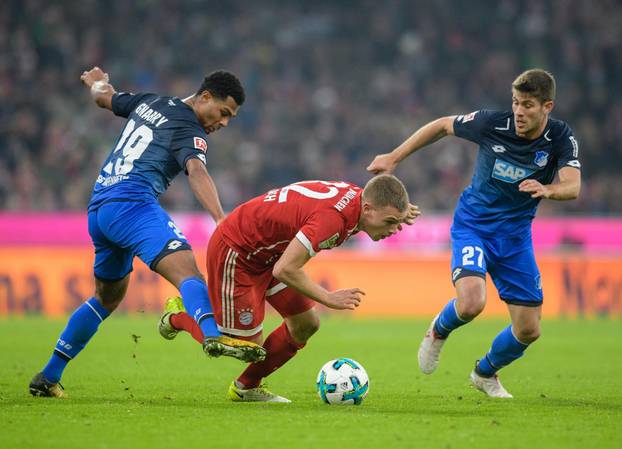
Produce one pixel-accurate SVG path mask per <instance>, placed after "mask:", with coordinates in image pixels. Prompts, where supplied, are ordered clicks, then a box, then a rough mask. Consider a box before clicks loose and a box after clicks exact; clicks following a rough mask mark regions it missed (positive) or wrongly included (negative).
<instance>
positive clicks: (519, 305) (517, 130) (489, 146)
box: [367, 69, 581, 398]
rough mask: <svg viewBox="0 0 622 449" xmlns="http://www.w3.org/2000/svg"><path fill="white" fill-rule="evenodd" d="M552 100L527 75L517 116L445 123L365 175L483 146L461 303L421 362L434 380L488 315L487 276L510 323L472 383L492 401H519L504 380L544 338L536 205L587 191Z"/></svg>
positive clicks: (464, 241)
mask: <svg viewBox="0 0 622 449" xmlns="http://www.w3.org/2000/svg"><path fill="white" fill-rule="evenodd" d="M554 99H555V80H554V78H553V76H552V75H551V74H550V73H548V72H546V71H544V70H541V69H532V70H527V71H526V72H524V73H522V74H521V75H519V76H518V78H516V80H515V81H514V82H513V83H512V111H506V112H501V111H490V110H480V111H475V112H471V113H470V114H466V115H458V116H450V117H443V118H439V119H437V120H435V121H433V122H430V123H428V124H426V125H425V126H423V127H422V128H420V129H419V130H417V131H416V132H415V133H414V134H413V135H412V136H410V137H409V138H408V139H407V140H406V141H405V142H404V143H402V144H401V145H400V146H398V147H397V148H396V149H395V150H393V151H392V152H391V153H387V154H382V155H379V156H377V157H376V158H375V159H374V160H373V161H372V163H371V164H370V165H369V167H368V168H367V169H368V170H369V171H370V172H372V173H390V172H392V171H393V170H394V169H395V167H396V166H397V165H398V164H399V163H400V162H401V161H402V160H403V159H404V158H406V157H407V156H408V155H409V154H411V153H413V152H415V151H417V150H419V149H420V148H422V147H424V146H426V145H428V144H430V143H432V142H435V141H437V140H438V139H440V138H442V137H445V136H447V135H455V136H458V137H462V138H464V139H468V140H470V141H472V142H475V143H477V144H478V145H479V152H478V156H477V162H476V165H475V174H474V175H473V179H472V181H471V185H469V186H468V187H467V188H466V189H465V190H464V192H463V193H462V196H461V197H460V200H459V201H458V206H457V207H456V210H455V214H454V221H453V225H452V228H451V240H452V251H453V254H452V262H451V270H452V271H451V272H452V280H453V283H454V285H455V288H456V298H455V299H452V300H451V301H449V302H448V303H447V305H446V306H445V307H444V308H443V310H442V311H441V312H440V313H439V314H438V315H437V316H436V317H435V318H434V320H432V323H431V324H430V327H429V329H428V331H427V333H426V335H425V337H424V339H423V341H422V343H421V346H420V348H419V354H418V358H419V367H420V368H421V370H422V371H423V372H424V373H426V374H431V373H432V372H434V370H435V369H436V367H437V366H438V363H439V356H440V352H441V349H442V347H443V345H444V343H445V341H446V340H447V337H449V335H450V333H451V332H452V331H454V330H455V329H457V328H458V327H460V326H462V325H464V324H467V323H468V322H470V321H471V320H473V318H475V317H476V316H477V315H479V314H480V313H481V312H482V310H483V309H484V306H485V304H486V285H485V274H486V272H488V273H489V274H490V277H491V278H492V280H493V282H494V284H495V287H496V288H497V291H498V292H499V297H500V298H501V299H502V300H503V301H505V302H506V303H507V307H508V310H509V312H510V318H511V321H512V324H511V325H510V326H508V327H506V328H505V329H503V330H502V331H501V332H500V333H499V334H498V335H497V337H496V338H495V339H494V340H493V342H492V347H491V348H490V350H489V351H488V353H487V354H485V355H484V356H483V357H482V358H481V359H480V360H478V362H477V363H476V365H475V369H474V370H473V372H472V373H471V376H470V379H471V383H472V384H473V385H474V386H475V387H476V388H477V389H479V390H481V391H483V392H484V393H486V394H488V395H489V396H492V397H501V398H511V397H512V395H511V394H509V393H508V392H507V391H506V390H505V388H503V386H502V385H501V383H500V382H499V378H498V376H497V372H498V371H499V370H500V369H501V368H503V367H504V366H507V365H509V364H510V363H512V362H513V361H514V360H516V359H518V358H519V357H521V356H522V355H523V353H524V352H525V350H526V349H527V347H528V346H529V345H530V344H531V343H533V342H534V341H535V340H536V339H537V338H538V337H539V336H540V315H541V310H542V299H543V296H542V284H541V279H540V272H539V270H538V266H537V265H536V260H535V257H534V252H533V245H532V240H531V221H532V219H533V218H534V216H535V213H536V208H537V206H538V203H539V202H540V200H542V199H550V200H557V201H563V200H572V199H575V198H577V196H578V195H579V190H580V188H581V176H580V170H579V169H580V167H581V164H580V163H579V159H578V156H579V154H578V153H579V147H578V144H577V140H576V139H575V137H574V136H573V133H572V130H571V129H570V127H569V126H568V125H567V124H566V123H564V122H562V121H560V120H555V119H553V118H551V117H549V114H550V112H551V110H552V109H553V101H554ZM556 175H557V177H558V180H557V181H554V179H555V177H556Z"/></svg>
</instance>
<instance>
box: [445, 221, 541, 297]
mask: <svg viewBox="0 0 622 449" xmlns="http://www.w3.org/2000/svg"><path fill="white" fill-rule="evenodd" d="M451 246H452V256H451V273H452V281H453V282H454V284H455V283H456V281H457V280H458V279H460V278H462V277H466V276H479V277H482V278H485V277H486V272H488V273H489V274H490V277H491V278H492V281H493V282H494V284H495V287H497V291H498V292H499V297H500V298H501V299H502V300H503V301H505V302H506V303H508V304H516V305H521V306H531V307H537V306H540V305H542V282H541V278H540V270H539V269H538V265H537V264H536V258H535V256H534V252H533V244H532V241H531V234H528V235H526V236H525V237H519V238H498V237H486V236H481V235H479V234H477V233H476V232H475V231H473V230H472V229H470V228H466V227H458V226H456V225H454V226H453V227H452V228H451Z"/></svg>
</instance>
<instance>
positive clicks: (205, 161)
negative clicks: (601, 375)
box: [197, 154, 207, 165]
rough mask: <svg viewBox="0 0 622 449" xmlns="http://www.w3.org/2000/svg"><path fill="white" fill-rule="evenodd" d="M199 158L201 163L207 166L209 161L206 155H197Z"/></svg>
mask: <svg viewBox="0 0 622 449" xmlns="http://www.w3.org/2000/svg"><path fill="white" fill-rule="evenodd" d="M197 157H198V158H199V160H200V161H201V162H203V163H204V164H205V165H207V159H206V158H205V155H204V154H197Z"/></svg>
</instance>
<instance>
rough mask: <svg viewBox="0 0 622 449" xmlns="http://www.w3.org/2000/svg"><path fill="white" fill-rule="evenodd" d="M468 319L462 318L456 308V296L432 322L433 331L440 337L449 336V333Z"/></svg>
mask: <svg viewBox="0 0 622 449" xmlns="http://www.w3.org/2000/svg"><path fill="white" fill-rule="evenodd" d="M469 321H470V320H463V319H462V318H460V316H459V315H458V310H456V298H454V299H452V300H451V301H449V302H448V303H447V304H446V305H445V307H444V308H443V310H442V311H441V313H440V314H439V316H438V319H437V320H436V323H434V333H435V334H436V335H438V336H440V337H442V338H447V337H449V334H450V333H451V332H452V331H453V330H454V329H457V328H459V327H460V326H462V325H464V324H466V323H468V322H469Z"/></svg>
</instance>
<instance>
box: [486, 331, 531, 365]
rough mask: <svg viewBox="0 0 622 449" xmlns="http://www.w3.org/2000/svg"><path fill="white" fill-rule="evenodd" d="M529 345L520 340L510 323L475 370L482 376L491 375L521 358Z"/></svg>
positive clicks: (496, 338)
mask: <svg viewBox="0 0 622 449" xmlns="http://www.w3.org/2000/svg"><path fill="white" fill-rule="evenodd" d="M527 346H529V345H526V344H525V343H522V342H520V341H518V339H517V338H516V337H515V336H514V334H513V333H512V326H511V325H510V326H508V327H506V328H505V329H503V330H502V331H501V332H500V333H499V335H497V336H496V337H495V339H494V340H493V341H492V347H491V348H490V351H488V353H487V354H486V356H485V357H484V358H482V359H481V360H480V361H479V363H478V364H477V366H476V367H475V371H476V372H477V373H478V374H480V375H481V376H485V377H490V376H492V375H494V374H495V373H496V372H497V371H499V370H500V369H501V368H503V367H504V366H507V365H509V364H510V363H512V362H513V361H514V360H516V359H518V358H520V357H521V356H522V355H523V353H524V352H525V349H527Z"/></svg>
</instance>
